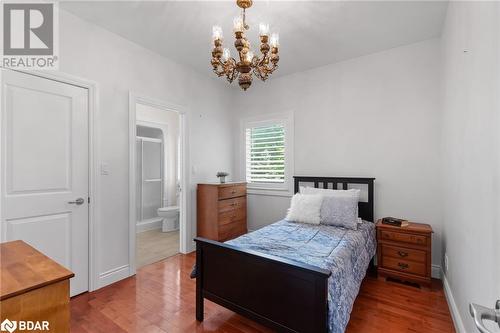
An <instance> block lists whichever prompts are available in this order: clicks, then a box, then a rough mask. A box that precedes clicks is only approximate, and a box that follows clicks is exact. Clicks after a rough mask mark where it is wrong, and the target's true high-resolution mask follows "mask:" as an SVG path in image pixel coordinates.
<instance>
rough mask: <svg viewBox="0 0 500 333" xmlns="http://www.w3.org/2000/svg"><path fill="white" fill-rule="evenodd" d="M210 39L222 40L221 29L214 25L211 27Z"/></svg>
mask: <svg viewBox="0 0 500 333" xmlns="http://www.w3.org/2000/svg"><path fill="white" fill-rule="evenodd" d="M212 39H213V40H221V39H222V28H221V27H219V26H218V25H214V26H213V27H212Z"/></svg>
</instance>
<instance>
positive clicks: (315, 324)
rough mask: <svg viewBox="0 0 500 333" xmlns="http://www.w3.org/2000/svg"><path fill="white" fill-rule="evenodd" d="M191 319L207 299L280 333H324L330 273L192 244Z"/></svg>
mask: <svg viewBox="0 0 500 333" xmlns="http://www.w3.org/2000/svg"><path fill="white" fill-rule="evenodd" d="M195 241H196V319H197V320H199V321H203V301H204V299H205V298H206V299H208V300H210V301H212V302H214V303H217V304H219V305H222V306H224V307H226V308H228V309H230V310H232V311H234V312H236V313H239V314H241V315H243V316H245V317H247V318H250V319H252V320H255V321H256V322H259V323H261V324H263V325H265V326H268V327H270V328H272V329H275V330H277V331H279V332H311V333H315V332H317V333H320V332H321V333H323V332H328V322H327V321H328V303H327V301H328V296H327V295H328V277H329V276H330V275H331V272H330V271H327V270H324V269H320V268H318V267H315V266H311V265H306V264H301V263H297V262H294V261H291V260H286V259H282V258H279V257H275V256H271V255H265V254H261V253H257V252H255V251H249V250H243V249H240V248H238V247H235V246H231V245H227V244H223V243H219V242H216V241H211V240H208V239H204V238H195Z"/></svg>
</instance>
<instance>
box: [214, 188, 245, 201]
mask: <svg viewBox="0 0 500 333" xmlns="http://www.w3.org/2000/svg"><path fill="white" fill-rule="evenodd" d="M245 195H247V187H246V185H233V186H223V187H219V200H223V199H230V198H235V197H242V196H245Z"/></svg>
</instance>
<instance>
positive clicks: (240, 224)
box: [219, 220, 247, 242]
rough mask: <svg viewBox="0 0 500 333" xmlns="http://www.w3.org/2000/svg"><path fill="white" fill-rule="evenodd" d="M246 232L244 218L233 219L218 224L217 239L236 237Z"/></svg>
mask: <svg viewBox="0 0 500 333" xmlns="http://www.w3.org/2000/svg"><path fill="white" fill-rule="evenodd" d="M246 232H247V223H246V220H240V221H235V222H232V223H229V224H224V225H221V226H219V240H220V241H221V242H223V241H227V240H229V239H233V238H236V237H238V236H241V235H243V234H245V233H246Z"/></svg>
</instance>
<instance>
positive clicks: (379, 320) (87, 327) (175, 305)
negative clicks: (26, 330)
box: [71, 253, 454, 333]
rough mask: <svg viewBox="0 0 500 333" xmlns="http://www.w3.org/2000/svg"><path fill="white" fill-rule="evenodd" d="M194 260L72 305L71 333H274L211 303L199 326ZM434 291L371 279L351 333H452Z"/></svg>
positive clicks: (156, 267) (148, 271) (177, 259)
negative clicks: (195, 301) (196, 314)
mask: <svg viewBox="0 0 500 333" xmlns="http://www.w3.org/2000/svg"><path fill="white" fill-rule="evenodd" d="M194 260H195V259H194V254H193V253H192V254H189V255H181V254H178V255H175V256H173V257H170V258H167V259H165V260H162V261H160V262H157V263H154V264H151V265H147V266H144V267H142V268H141V269H139V270H138V271H137V275H136V276H135V277H132V278H129V279H126V280H123V281H120V282H117V283H115V284H113V285H111V286H108V287H105V288H102V289H100V290H98V291H96V292H93V293H86V294H83V295H80V296H77V297H74V298H73V299H72V300H71V332H83V333H90V332H92V333H100V332H103V333H113V332H141V333H142V332H144V333H149V332H151V333H155V332H169V333H170V332H173V333H175V332H226V333H229V332H235V333H250V332H272V331H271V330H269V329H267V328H265V327H263V326H261V325H259V324H257V323H254V322H253V321H251V320H249V319H246V318H244V317H241V316H239V315H237V314H235V313H233V312H231V311H229V310H226V309H225V308H222V307H220V306H218V305H216V304H214V303H212V302H210V301H205V321H204V322H203V323H198V322H197V321H196V320H195V305H194V299H195V281H194V280H191V279H190V278H189V273H190V272H191V268H192V265H193V263H194ZM433 284H434V287H433V290H432V291H425V290H420V289H418V288H415V287H411V286H406V285H402V284H399V283H395V282H384V281H380V280H377V279H376V278H375V277H371V276H369V277H367V278H366V279H365V281H364V282H363V284H362V287H361V291H360V293H359V295H358V298H357V299H356V302H355V304H354V309H353V311H352V314H351V321H350V323H349V326H348V328H347V332H348V333H355V332H359V333H361V332H362V333H396V332H413V333H415V332H425V333H433V332H436V333H437V332H439V333H443V332H454V328H453V323H452V321H451V317H450V313H449V310H448V305H447V303H446V299H445V297H444V294H443V290H442V287H441V285H440V282H439V281H433Z"/></svg>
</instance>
